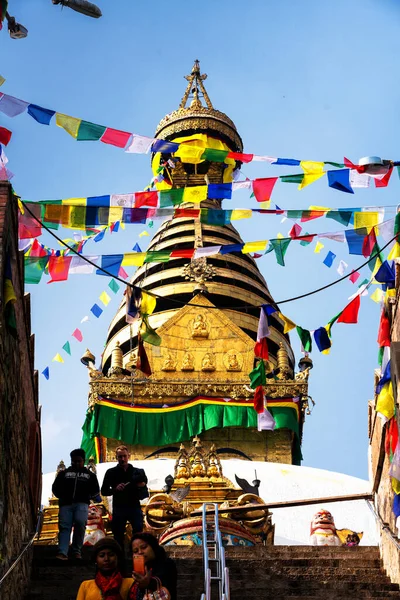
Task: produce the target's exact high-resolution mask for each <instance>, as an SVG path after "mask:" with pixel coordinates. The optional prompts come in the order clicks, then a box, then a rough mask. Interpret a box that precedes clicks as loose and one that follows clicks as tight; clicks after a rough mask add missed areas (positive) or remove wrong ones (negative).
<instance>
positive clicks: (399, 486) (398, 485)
mask: <svg viewBox="0 0 400 600" xmlns="http://www.w3.org/2000/svg"><path fill="white" fill-rule="evenodd" d="M392 489H393V491H394V493H395V494H400V481H398V480H397V479H395V478H394V477H392Z"/></svg>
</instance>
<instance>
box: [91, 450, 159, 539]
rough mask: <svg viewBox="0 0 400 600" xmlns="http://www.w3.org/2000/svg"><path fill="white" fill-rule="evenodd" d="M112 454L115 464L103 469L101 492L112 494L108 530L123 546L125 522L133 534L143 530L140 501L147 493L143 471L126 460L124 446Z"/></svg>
mask: <svg viewBox="0 0 400 600" xmlns="http://www.w3.org/2000/svg"><path fill="white" fill-rule="evenodd" d="M116 457H117V461H118V464H117V466H116V467H112V468H111V469H108V470H107V471H106V474H105V476H104V480H103V485H102V486H101V494H102V496H112V521H111V529H112V533H113V536H114V538H115V539H116V541H117V542H118V544H119V545H120V546H121V548H122V549H123V548H124V535H125V527H126V524H127V522H128V521H129V523H130V524H131V526H132V531H133V533H135V532H138V531H142V529H143V514H142V509H141V508H140V500H143V499H144V498H147V497H148V495H149V492H148V489H147V485H146V484H147V477H146V473H145V472H144V470H143V469H137V468H136V467H134V466H133V465H131V464H130V463H129V452H128V449H127V447H126V446H118V448H117V449H116Z"/></svg>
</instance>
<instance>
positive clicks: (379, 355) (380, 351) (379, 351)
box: [378, 167, 398, 367]
mask: <svg viewBox="0 0 400 600" xmlns="http://www.w3.org/2000/svg"><path fill="white" fill-rule="evenodd" d="M397 168H398V167H397ZM384 351H385V346H382V347H381V348H379V350H378V365H379V366H380V367H381V366H382V363H383V353H384Z"/></svg>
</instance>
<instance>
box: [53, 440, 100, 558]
mask: <svg viewBox="0 0 400 600" xmlns="http://www.w3.org/2000/svg"><path fill="white" fill-rule="evenodd" d="M70 456H71V466H70V467H68V469H65V470H64V471H60V472H59V473H58V475H57V477H56V478H55V480H54V483H53V487H52V490H53V494H54V495H55V496H56V497H57V498H58V505H59V512H58V554H57V557H56V558H58V559H60V560H67V559H68V548H69V540H70V537H71V531H72V527H73V528H74V534H73V537H72V545H71V552H72V555H73V557H74V558H82V557H81V550H82V546H83V540H84V537H85V529H86V522H87V517H88V507H89V503H90V500H91V499H92V498H96V500H100V498H97V497H98V496H99V491H100V490H99V482H98V481H97V477H96V475H95V474H94V473H92V472H91V471H89V470H88V469H86V467H85V466H84V462H85V451H84V450H83V449H82V448H77V449H76V450H72V452H71V454H70Z"/></svg>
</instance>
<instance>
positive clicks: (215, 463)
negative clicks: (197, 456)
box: [207, 444, 222, 477]
mask: <svg viewBox="0 0 400 600" xmlns="http://www.w3.org/2000/svg"><path fill="white" fill-rule="evenodd" d="M207 475H208V477H222V467H221V462H220V460H219V458H218V455H217V451H216V448H215V444H212V446H211V448H210V452H209V453H208V465H207Z"/></svg>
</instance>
